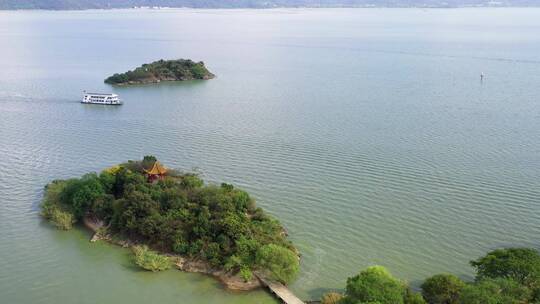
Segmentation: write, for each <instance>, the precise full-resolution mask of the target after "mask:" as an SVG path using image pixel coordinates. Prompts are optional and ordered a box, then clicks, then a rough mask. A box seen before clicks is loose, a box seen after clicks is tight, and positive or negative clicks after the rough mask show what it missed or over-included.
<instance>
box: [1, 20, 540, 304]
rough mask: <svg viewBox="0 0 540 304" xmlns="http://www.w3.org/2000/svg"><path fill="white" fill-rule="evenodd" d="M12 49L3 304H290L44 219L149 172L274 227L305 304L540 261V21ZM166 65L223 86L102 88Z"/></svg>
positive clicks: (163, 37) (95, 27)
mask: <svg viewBox="0 0 540 304" xmlns="http://www.w3.org/2000/svg"><path fill="white" fill-rule="evenodd" d="M0 46H1V47H0V159H1V160H2V168H1V169H0V232H1V233H0V303H47V304H48V303H51V304H52V303H133V304H135V303H158V302H159V303H275V300H274V299H273V298H272V297H271V296H269V295H268V294H267V293H266V292H264V291H256V292H251V293H241V294H238V293H231V292H227V291H225V290H223V288H222V287H221V286H220V285H219V284H218V283H217V282H216V281H215V280H213V279H211V278H208V277H206V276H203V275H197V274H186V273H181V272H179V271H175V270H170V271H167V272H164V273H159V274H154V273H147V272H143V271H139V270H138V269H136V268H134V267H133V265H132V264H131V262H130V260H129V252H128V251H127V250H125V249H122V248H119V247H116V246H110V245H107V244H101V243H97V244H92V243H89V242H88V239H89V234H88V233H87V232H86V231H84V230H82V229H79V230H74V231H70V232H60V231H57V230H55V229H53V228H51V227H50V226H49V225H47V224H46V223H44V222H43V221H42V220H41V219H40V217H39V215H38V212H39V202H40V200H41V197H42V194H43V186H44V185H45V184H46V183H47V182H49V181H50V180H52V179H55V178H68V177H75V176H79V175H81V174H84V173H86V172H89V171H99V170H101V169H103V168H105V167H107V166H110V165H113V164H116V163H119V162H121V161H124V160H126V159H139V158H141V157H142V156H143V155H146V154H153V155H156V156H157V157H158V158H159V159H160V160H162V161H163V163H165V164H166V165H168V166H170V167H175V168H180V169H184V170H190V169H193V168H195V169H197V170H199V171H200V172H202V173H203V177H204V178H205V179H207V180H209V181H211V182H216V183H218V182H222V181H225V182H230V183H234V184H235V185H238V186H240V187H242V188H244V189H246V190H248V191H249V192H250V193H251V194H252V195H253V197H255V198H256V199H257V201H258V204H259V205H260V206H261V207H263V208H264V209H265V210H267V211H268V212H269V213H271V214H272V215H274V216H276V217H277V218H279V219H280V220H281V222H282V223H283V225H284V226H285V227H286V228H287V230H288V232H289V235H290V238H291V239H292V241H293V242H294V243H295V244H296V245H297V247H298V248H299V250H300V252H301V253H302V261H301V271H300V274H299V277H298V279H297V280H296V282H294V283H293V284H292V286H291V289H292V290H293V291H294V292H295V293H297V294H298V295H299V296H300V297H301V298H305V299H315V298H317V297H319V296H320V295H321V293H323V292H324V291H327V290H330V289H336V288H337V289H339V288H342V287H343V286H344V284H345V280H346V278H347V277H348V276H351V275H354V274H356V273H357V272H358V271H360V270H361V269H362V268H365V267H367V266H370V265H373V264H381V265H384V266H386V267H388V268H389V269H390V271H391V272H392V273H393V274H394V275H396V276H397V277H399V278H401V279H403V280H406V281H409V282H411V283H412V284H413V286H418V283H419V282H420V281H421V280H422V279H423V278H425V277H427V276H429V275H432V274H434V273H439V272H453V273H456V274H458V275H460V276H462V277H464V278H465V279H470V278H471V274H472V270H471V269H470V267H469V266H468V261H469V260H471V259H473V258H476V257H478V256H480V255H482V254H483V253H485V252H486V251H487V250H490V249H492V248H496V247H500V246H531V247H535V248H538V247H539V246H540V97H539V96H540V52H539V50H540V9H434V10H422V9H353V10H344V9H343V10H341V9H320V10H314V9H291V10H230V11H227V10H187V9H186V10H113V11H84V12H81V11H72V12H38V11H27V12H0ZM161 58H165V59H172V58H191V59H193V60H197V61H199V60H203V61H204V62H205V63H206V65H207V66H208V68H209V69H210V70H211V71H212V72H213V73H215V74H216V75H217V78H216V79H213V80H210V81H193V82H183V83H164V84H160V85H148V86H136V87H118V88H114V87H110V86H108V85H105V84H104V83H103V79H104V78H105V77H106V76H108V75H110V74H112V73H115V72H123V71H126V70H128V69H132V68H134V67H136V66H138V65H140V64H142V63H144V62H151V61H153V60H157V59H161ZM481 73H484V74H485V75H486V76H485V79H484V81H483V82H480V74H481ZM83 90H87V91H103V92H115V93H118V94H119V95H120V96H121V98H122V99H123V100H124V101H125V105H123V106H121V107H104V106H95V105H82V104H80V103H78V101H79V100H80V99H81V97H82V91H83Z"/></svg>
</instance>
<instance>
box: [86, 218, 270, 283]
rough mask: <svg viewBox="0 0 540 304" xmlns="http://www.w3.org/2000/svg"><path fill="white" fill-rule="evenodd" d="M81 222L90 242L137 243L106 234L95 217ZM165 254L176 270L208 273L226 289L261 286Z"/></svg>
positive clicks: (256, 281) (207, 266) (200, 263)
mask: <svg viewBox="0 0 540 304" xmlns="http://www.w3.org/2000/svg"><path fill="white" fill-rule="evenodd" d="M83 223H84V226H85V227H86V228H88V229H90V230H91V231H92V232H93V233H94V235H93V236H92V238H91V239H90V242H97V241H99V240H103V241H106V242H109V243H111V244H114V245H118V246H122V247H124V248H130V247H132V246H134V245H137V243H136V242H134V241H132V240H128V239H118V238H115V237H113V236H112V235H110V234H108V233H107V232H106V230H107V227H106V226H105V223H104V222H103V221H101V220H99V219H97V218H90V217H84V218H83ZM166 255H167V256H168V257H169V258H171V260H172V261H173V262H174V265H175V266H176V268H177V269H178V270H181V271H185V272H192V273H202V274H206V275H210V276H212V277H214V278H216V279H218V280H219V281H220V282H221V283H222V284H223V285H224V286H225V287H226V288H227V289H228V290H231V291H250V290H254V289H257V288H260V287H262V284H261V282H260V281H259V279H258V278H257V276H253V278H252V279H251V280H249V281H247V282H246V281H244V279H243V278H241V277H240V276H239V275H233V274H231V273H229V272H226V271H225V270H223V269H218V268H214V267H212V266H210V264H208V263H207V262H205V261H202V260H199V259H193V258H188V257H184V256H181V255H177V254H170V253H166Z"/></svg>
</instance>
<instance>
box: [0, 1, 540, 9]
mask: <svg viewBox="0 0 540 304" xmlns="http://www.w3.org/2000/svg"><path fill="white" fill-rule="evenodd" d="M539 5H540V3H539V2H538V1H537V0H499V1H493V0H452V1H448V0H240V1H237V0H205V1H200V0H123V1H110V0H90V1H89V0H0V9H49V10H78V9H113V8H167V7H170V8H174V7H182V8H185V7H189V8H277V7H290V8H296V7H313V8H318V7H435V8H445V7H511V6H521V7H528V6H539Z"/></svg>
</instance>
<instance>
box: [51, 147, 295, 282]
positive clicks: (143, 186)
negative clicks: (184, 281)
mask: <svg viewBox="0 0 540 304" xmlns="http://www.w3.org/2000/svg"><path fill="white" fill-rule="evenodd" d="M41 208H42V212H41V214H42V216H43V217H45V218H46V219H47V220H49V221H50V222H51V223H53V224H54V225H55V226H56V227H57V228H59V229H64V230H68V229H71V228H72V227H73V224H75V223H77V222H82V223H83V224H84V225H86V226H87V227H88V228H90V229H92V230H93V231H94V232H95V235H94V237H93V238H92V240H93V241H96V240H106V241H109V242H111V243H115V244H119V245H122V246H124V247H131V248H132V250H133V254H134V257H133V261H134V263H136V264H137V265H138V266H140V267H141V268H143V269H146V270H149V271H160V270H165V269H168V268H170V267H171V266H172V265H175V266H176V267H177V268H179V269H181V270H184V271H188V272H201V273H206V274H210V275H213V276H215V277H217V278H219V279H220V280H221V281H222V282H223V283H224V284H225V285H226V286H227V287H228V288H230V289H235V290H250V289H254V288H257V287H259V286H260V281H259V280H258V279H257V277H264V278H269V279H273V280H277V281H279V282H282V283H287V282H290V281H291V280H293V279H294V278H295V276H296V274H297V272H298V269H299V255H298V252H297V250H296V248H295V247H294V246H293V244H292V243H291V242H290V241H288V240H287V234H286V232H285V230H284V228H283V227H282V226H281V225H280V223H279V222H278V221H277V220H276V219H274V218H272V217H271V216H269V215H267V214H266V213H265V212H264V211H263V210H262V209H261V208H258V207H257V206H256V205H255V201H254V200H253V199H252V198H251V197H250V196H249V194H248V193H247V192H245V191H242V190H240V189H237V188H235V187H234V186H233V185H230V184H226V183H223V184H221V185H205V183H204V182H203V180H202V179H201V178H200V177H199V176H198V175H197V174H194V173H182V172H179V171H177V170H173V169H167V168H165V167H164V166H163V165H161V164H160V163H159V162H158V161H157V159H156V158H155V157H153V156H146V157H144V159H143V160H142V161H128V162H126V163H123V164H120V165H116V166H113V167H110V168H108V169H105V170H104V171H102V172H101V173H99V174H96V173H89V174H86V175H84V176H82V177H81V178H72V179H68V180H55V181H53V182H51V183H49V184H48V185H47V186H46V187H45V196H44V199H43V202H42V204H41Z"/></svg>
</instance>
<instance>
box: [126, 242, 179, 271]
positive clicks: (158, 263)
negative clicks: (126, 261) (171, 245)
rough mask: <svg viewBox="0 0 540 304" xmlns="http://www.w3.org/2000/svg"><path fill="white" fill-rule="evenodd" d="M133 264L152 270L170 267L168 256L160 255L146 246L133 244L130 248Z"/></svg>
mask: <svg viewBox="0 0 540 304" xmlns="http://www.w3.org/2000/svg"><path fill="white" fill-rule="evenodd" d="M132 250H133V254H134V255H135V256H134V260H135V264H137V265H138V266H139V267H141V268H143V269H145V270H150V271H153V272H157V271H162V270H167V269H169V268H170V267H171V262H170V260H169V258H168V257H166V256H164V255H160V254H158V253H157V252H155V251H152V250H150V249H148V246H146V245H143V246H133V248H132Z"/></svg>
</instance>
